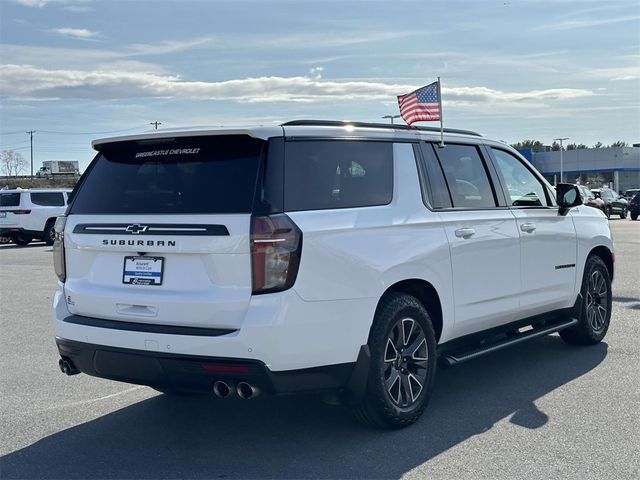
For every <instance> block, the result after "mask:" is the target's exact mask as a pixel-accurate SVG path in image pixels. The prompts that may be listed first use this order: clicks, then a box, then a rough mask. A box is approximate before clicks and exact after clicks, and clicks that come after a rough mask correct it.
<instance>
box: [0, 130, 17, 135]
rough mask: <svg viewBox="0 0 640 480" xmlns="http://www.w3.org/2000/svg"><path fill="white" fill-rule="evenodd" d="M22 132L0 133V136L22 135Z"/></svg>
mask: <svg viewBox="0 0 640 480" xmlns="http://www.w3.org/2000/svg"><path fill="white" fill-rule="evenodd" d="M22 133H23V131H22V130H19V131H15V132H0V135H18V134H20V135H22Z"/></svg>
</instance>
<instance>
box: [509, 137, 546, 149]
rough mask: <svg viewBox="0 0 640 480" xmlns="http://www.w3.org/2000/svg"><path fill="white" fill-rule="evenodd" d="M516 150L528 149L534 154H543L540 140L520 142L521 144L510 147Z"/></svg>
mask: <svg viewBox="0 0 640 480" xmlns="http://www.w3.org/2000/svg"><path fill="white" fill-rule="evenodd" d="M511 146H512V147H513V148H515V149H516V150H525V149H527V148H530V149H531V150H533V151H534V152H543V151H544V144H543V143H542V142H541V141H540V140H522V141H521V142H518V143H514V144H512V145H511Z"/></svg>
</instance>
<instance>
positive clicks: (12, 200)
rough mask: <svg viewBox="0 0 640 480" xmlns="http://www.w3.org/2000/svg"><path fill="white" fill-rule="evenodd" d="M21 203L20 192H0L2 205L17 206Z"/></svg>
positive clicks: (0, 203) (0, 205)
mask: <svg viewBox="0 0 640 480" xmlns="http://www.w3.org/2000/svg"><path fill="white" fill-rule="evenodd" d="M19 205H20V194H19V193H0V207H17V206H19Z"/></svg>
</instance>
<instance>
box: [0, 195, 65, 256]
mask: <svg viewBox="0 0 640 480" xmlns="http://www.w3.org/2000/svg"><path fill="white" fill-rule="evenodd" d="M70 191H71V190H70V189H55V188H51V189H28V190H27V189H15V190H0V237H3V238H7V239H9V240H11V241H13V242H14V243H15V244H17V245H21V246H23V245H28V244H29V243H31V241H33V240H34V239H36V240H42V241H44V242H46V243H47V245H53V241H54V238H55V235H54V230H53V226H54V224H55V222H56V218H57V217H58V216H60V215H63V214H64V212H65V210H66V208H67V199H68V195H69V192H70Z"/></svg>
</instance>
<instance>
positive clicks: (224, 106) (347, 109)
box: [0, 0, 640, 173]
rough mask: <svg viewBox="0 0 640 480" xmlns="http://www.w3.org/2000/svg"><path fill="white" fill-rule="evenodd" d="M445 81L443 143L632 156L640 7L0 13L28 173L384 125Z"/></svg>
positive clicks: (9, 130)
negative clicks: (167, 145) (616, 147)
mask: <svg viewBox="0 0 640 480" xmlns="http://www.w3.org/2000/svg"><path fill="white" fill-rule="evenodd" d="M438 76H440V77H442V99H443V118H444V125H445V127H451V128H463V129H470V130H475V131H478V132H481V133H483V134H485V135H487V136H488V137H490V138H494V139H499V140H503V141H505V142H508V143H515V142H517V141H520V140H524V139H536V140H540V141H542V142H543V143H545V144H551V143H552V141H553V139H554V138H556V137H569V140H568V141H566V143H572V142H575V143H584V144H586V145H588V146H591V145H593V144H595V143H596V142H598V141H599V142H602V143H604V144H605V145H606V144H609V143H612V142H614V141H617V140H623V141H626V142H629V144H632V143H638V142H640V2H637V1H635V0H631V1H627V0H619V1H618V0H608V1H606V2H603V1H583V0H550V1H532V0H531V1H526V0H521V1H518V0H500V1H493V0H477V1H456V0H447V1H437V0H429V1H427V0H423V1H400V0H394V1H348V0H342V1H335V2H334V1H306V0H297V1H276V0H270V1H253V2H252V1H244V0H235V1H222V0H217V1H216V0H211V1H204V0H201V1H189V0H180V1H177V0H175V1H171V0H155V1H142V0H140V1H138V0H129V1H125V0H111V1H108V0H103V1H101V0H0V150H5V149H13V150H16V151H17V152H19V153H21V154H22V155H24V156H25V158H27V159H28V158H29V154H30V146H29V136H28V135H27V134H26V133H25V132H27V131H35V133H34V134H33V145H34V147H33V155H34V164H35V168H36V169H37V168H38V167H39V166H40V164H41V162H42V161H44V160H78V161H79V162H80V167H81V170H83V169H84V168H85V167H86V166H87V164H88V163H89V162H90V161H91V159H92V157H93V156H94V153H95V152H93V151H92V150H91V147H90V142H91V140H92V139H94V138H101V137H109V136H114V135H118V134H132V133H138V132H144V131H148V130H150V129H152V128H153V126H151V125H150V122H155V121H158V122H161V123H162V125H160V128H165V127H166V128H178V127H183V126H230V127H237V126H253V125H277V124H279V123H282V122H285V121H287V120H293V119H329V120H353V121H374V122H377V121H379V122H388V120H384V119H382V118H381V117H382V116H384V115H389V114H392V115H397V114H398V113H399V111H398V104H397V101H396V96H397V95H401V94H405V93H408V92H410V91H412V90H414V89H416V88H418V87H420V86H424V85H426V84H429V83H431V82H433V81H435V79H436V78H437V77H438ZM396 121H398V120H396ZM400 121H401V120H400ZM423 125H433V126H438V124H437V123H433V122H429V123H423ZM25 173H28V172H25Z"/></svg>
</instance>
